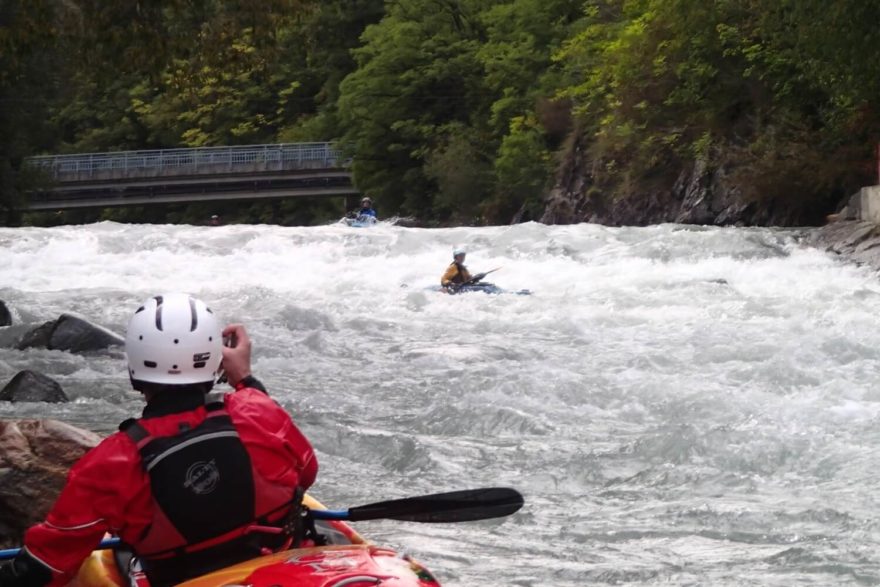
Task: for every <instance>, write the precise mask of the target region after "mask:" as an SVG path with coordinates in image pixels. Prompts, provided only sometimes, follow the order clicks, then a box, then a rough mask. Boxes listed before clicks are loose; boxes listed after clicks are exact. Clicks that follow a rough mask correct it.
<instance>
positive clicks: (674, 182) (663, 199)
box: [541, 143, 827, 226]
mask: <svg viewBox="0 0 880 587" xmlns="http://www.w3.org/2000/svg"><path fill="white" fill-rule="evenodd" d="M585 150H586V149H585V147H584V145H583V144H582V143H576V144H575V145H574V147H573V148H572V149H571V152H570V154H569V156H568V157H567V158H566V159H565V161H564V163H563V165H562V167H561V169H560V172H559V174H558V176H557V183H556V186H555V187H554V188H553V189H552V190H551V192H550V194H549V195H548V197H547V199H546V208H545V211H544V215H543V216H542V218H541V222H543V223H545V224H574V223H578V222H591V223H597V224H606V225H610V226H646V225H649V224H658V223H663V222H676V223H682V224H706V225H718V226H721V225H725V226H726V225H742V226H754V225H758V226H797V225H810V224H813V225H815V224H818V223H820V222H821V219H822V218H823V216H824V213H825V212H827V211H822V212H816V213H814V214H813V215H814V216H815V217H810V215H808V214H805V213H804V211H803V210H801V209H799V208H798V207H797V206H792V205H790V203H789V204H788V205H785V204H779V203H777V202H774V201H773V200H762V201H760V202H758V201H756V200H753V199H750V198H748V197H747V196H745V195H744V191H743V190H742V189H741V186H739V185H738V184H737V182H738V181H743V178H742V176H740V177H735V176H734V175H733V174H732V173H731V171H730V169H728V168H726V167H724V166H721V167H717V168H712V169H710V168H708V167H707V166H706V164H705V163H704V162H701V161H696V162H691V163H688V164H686V165H685V166H684V168H682V169H681V170H680V171H679V172H678V174H677V176H676V175H669V177H670V178H674V179H665V180H664V179H662V178H660V179H656V178H655V179H653V180H645V181H644V182H642V183H641V185H638V186H636V187H635V188H634V189H631V190H630V192H631V193H630V194H629V195H627V196H624V197H619V196H618V197H614V196H612V195H610V194H611V192H613V191H615V190H614V189H613V188H614V187H615V186H599V185H597V182H596V181H594V178H593V176H592V174H591V172H590V163H589V162H588V160H587V157H586V155H585Z"/></svg>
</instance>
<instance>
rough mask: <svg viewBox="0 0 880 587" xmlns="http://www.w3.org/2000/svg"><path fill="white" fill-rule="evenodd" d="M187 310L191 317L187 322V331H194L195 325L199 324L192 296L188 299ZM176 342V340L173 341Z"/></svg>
mask: <svg viewBox="0 0 880 587" xmlns="http://www.w3.org/2000/svg"><path fill="white" fill-rule="evenodd" d="M189 312H190V315H191V316H192V318H191V319H190V323H189V331H190V332H195V330H196V327H197V326H198V325H199V316H198V314H196V301H195V300H194V299H192V298H190V299H189ZM174 342H177V341H174Z"/></svg>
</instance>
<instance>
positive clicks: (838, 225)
mask: <svg viewBox="0 0 880 587" xmlns="http://www.w3.org/2000/svg"><path fill="white" fill-rule="evenodd" d="M807 239H808V243H809V244H811V245H813V246H815V247H818V248H821V249H825V250H827V251H830V252H833V253H837V254H838V255H841V256H843V257H845V258H846V259H847V260H849V261H852V262H854V263H858V264H860V265H868V266H870V267H871V268H873V269H875V270H878V271H880V225H877V224H874V223H873V222H867V221H861V220H844V221H838V222H832V223H830V224H827V225H825V226H822V227H819V228H816V229H815V230H813V231H811V232H810V233H809V236H808V237H807Z"/></svg>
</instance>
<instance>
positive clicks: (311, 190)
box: [27, 170, 358, 210]
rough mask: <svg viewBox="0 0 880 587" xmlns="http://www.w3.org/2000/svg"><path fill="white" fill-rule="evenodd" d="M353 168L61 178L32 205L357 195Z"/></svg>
mask: <svg viewBox="0 0 880 587" xmlns="http://www.w3.org/2000/svg"><path fill="white" fill-rule="evenodd" d="M357 194H358V191H357V189H355V188H354V186H352V184H351V174H350V173H349V172H347V171H338V170H311V171H310V172H307V173H304V172H302V171H299V172H275V173H270V174H266V173H263V174H251V175H242V174H230V175H226V176H216V175H214V176H189V177H180V176H176V177H161V178H160V177H157V178H147V179H140V180H117V181H111V182H107V181H101V182H67V183H60V184H58V185H57V186H55V187H53V188H52V189H51V190H47V191H43V192H38V193H33V194H31V196H30V201H29V203H28V207H27V209H28V210H63V209H70V208H109V207H117V206H143V205H150V204H174V203H182V204H185V203H189V202H206V201H229V200H259V199H268V198H291V197H332V196H352V195H357Z"/></svg>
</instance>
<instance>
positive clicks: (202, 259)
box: [0, 223, 880, 587]
mask: <svg viewBox="0 0 880 587" xmlns="http://www.w3.org/2000/svg"><path fill="white" fill-rule="evenodd" d="M801 236H802V233H801V232H800V231H786V230H774V229H742V228H702V227H684V226H676V225H662V226H655V227H648V228H607V227H601V226H595V225H576V226H544V225H540V224H534V223H529V224H523V225H517V226H511V227H488V228H451V229H433V230H428V229H414V228H403V227H396V226H390V225H384V224H381V225H379V226H376V227H372V228H361V229H355V228H348V227H344V226H339V225H334V226H325V227H310V228H305V227H302V228H284V227H277V226H224V227H191V226H151V225H123V224H115V223H100V224H93V225H87V226H68V227H58V228H51V229H46V228H15V229H12V228H0V300H4V301H5V302H6V303H7V305H8V306H9V307H10V308H11V310H12V312H13V317H14V319H15V321H16V324H17V325H16V326H13V327H11V328H7V329H0V385H2V384H4V383H5V382H6V381H8V380H9V379H10V378H11V377H12V376H13V375H14V374H15V373H16V372H18V371H19V370H21V369H26V368H30V369H36V370H39V371H41V372H43V373H46V374H47V375H50V376H52V377H53V378H55V379H57V380H58V381H59V382H60V383H61V384H62V386H63V387H64V389H65V391H67V392H68V394H69V395H70V396H71V397H72V398H73V401H72V402H71V403H70V404H64V405H47V404H17V405H11V404H8V403H2V402H0V417H3V418H8V417H24V416H37V415H38V416H52V417H56V418H60V419H63V420H66V421H70V422H73V423H75V424H78V425H81V426H85V427H88V428H91V429H94V430H97V431H99V432H102V433H108V432H110V431H112V430H113V429H114V428H115V426H116V424H117V423H118V422H120V421H121V420H123V419H125V418H126V417H128V416H130V415H132V414H135V413H137V412H138V411H139V409H140V407H141V400H140V397H139V395H138V394H136V393H134V392H132V391H130V390H128V389H127V379H126V372H125V366H124V361H123V355H122V353H121V351H119V350H111V351H109V352H104V353H95V354H92V355H87V356H80V355H72V354H69V353H64V352H59V351H46V350H34V349H31V350H27V351H16V350H13V349H11V348H10V347H11V345H12V343H13V342H14V339H15V338H16V337H17V336H18V335H20V334H21V333H23V332H24V330H26V329H27V328H28V327H31V326H34V325H36V324H38V323H42V322H44V321H47V320H50V319H54V318H55V317H57V316H58V315H59V314H60V313H61V312H66V311H76V312H79V313H81V314H84V315H85V316H87V317H89V318H90V319H91V320H93V321H94V322H97V323H99V324H102V325H104V326H106V327H108V328H110V329H112V330H115V331H117V332H120V333H122V332H123V331H124V328H125V324H126V322H127V320H128V317H129V315H130V313H131V312H132V311H133V310H134V309H135V308H136V307H137V306H138V305H139V303H140V302H141V301H142V300H143V299H144V298H145V297H147V296H149V295H153V294H157V293H161V292H163V291H186V292H189V293H192V294H194V295H196V296H199V297H201V298H203V299H205V300H206V301H207V302H208V303H209V305H210V306H211V307H212V308H213V309H214V311H215V312H217V313H218V314H220V315H221V316H222V317H224V318H225V319H226V320H227V321H230V322H231V321H241V322H244V323H245V324H246V325H247V327H248V329H249V330H250V332H251V335H252V337H253V339H254V347H255V351H254V352H255V374H256V375H257V376H258V377H259V378H261V379H262V380H263V381H264V382H265V383H266V384H267V386H268V387H269V389H270V392H271V393H272V394H273V395H274V396H275V397H276V398H277V399H278V400H279V401H280V402H281V404H282V405H283V406H284V407H285V408H287V409H288V410H289V412H290V413H291V414H292V416H293V417H294V419H295V420H296V421H297V422H298V423H299V425H300V426H301V427H302V428H303V430H304V431H305V433H306V434H307V436H308V437H309V438H310V439H311V440H312V442H313V444H314V445H315V447H316V450H317V453H318V456H319V460H320V464H321V472H320V473H319V477H318V481H317V483H316V485H315V486H314V487H313V493H314V494H315V495H316V496H317V497H318V498H319V499H321V500H322V501H324V502H326V503H327V504H328V505H330V506H332V507H340V508H342V507H348V506H353V505H358V504H362V503H368V502H371V501H378V500H381V499H386V498H391V497H405V496H410V495H417V494H421V493H428V492H434V491H443V490H454V489H460V488H471V487H479V486H488V485H504V486H511V487H515V488H518V489H519V490H520V491H522V493H523V494H524V495H525V497H526V506H525V507H524V508H523V510H522V511H521V512H520V513H518V514H516V515H514V516H511V517H509V518H506V519H503V520H494V521H484V522H473V523H467V524H455V525H427V524H414V523H403V522H392V521H383V522H370V523H363V524H361V525H359V526H358V529H360V530H362V532H363V533H364V534H366V535H367V536H369V537H370V538H371V539H373V540H374V541H376V542H379V543H383V544H388V545H391V546H393V547H395V548H398V549H401V550H405V551H406V552H409V553H411V554H413V555H414V556H416V557H417V558H419V559H420V560H421V561H422V562H424V563H425V564H426V565H427V566H428V567H429V568H431V569H432V570H433V571H434V572H435V573H436V574H437V576H438V578H439V579H440V580H441V582H442V583H443V584H444V585H447V586H453V587H455V586H457V587H471V586H484V585H490V586H502V585H520V586H543V585H556V586H575V585H620V584H627V585H658V584H668V585H713V586H715V585H731V586H732V585H778V586H783V585H784V586H788V585H816V586H825V585H876V584H880V552H878V550H880V549H878V547H880V525H878V522H877V513H876V512H877V510H878V508H877V506H878V501H880V500H878V497H877V489H878V486H880V454H878V448H880V427H878V425H877V424H878V415H880V388H878V385H877V378H878V373H880V350H878V349H880V282H878V280H877V276H876V275H875V274H874V273H872V272H871V271H869V270H868V269H864V268H859V267H855V266H852V265H847V264H845V263H843V262H841V261H839V260H836V259H834V258H831V257H830V256H828V255H827V254H825V253H823V252H821V251H818V250H815V249H811V248H808V247H806V246H803V245H802V244H801V243H800V237H801ZM456 245H465V246H466V247H467V249H468V251H469V252H468V258H467V264H468V266H469V267H470V269H471V271H472V272H478V271H487V270H489V269H492V268H495V267H501V269H500V270H499V271H497V272H496V273H493V274H492V276H491V281H493V282H494V283H496V284H497V285H499V286H501V287H503V288H505V289H509V290H518V289H522V288H528V289H530V290H531V291H532V292H533V295H531V296H517V295H498V296H490V295H484V294H468V295H460V296H447V295H444V294H441V293H436V292H433V291H429V288H430V287H431V286H435V285H436V284H437V283H438V281H439V277H440V275H441V273H442V272H443V270H444V269H445V267H446V266H447V265H448V263H449V262H450V261H451V251H452V249H453V247H454V246H456Z"/></svg>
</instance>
